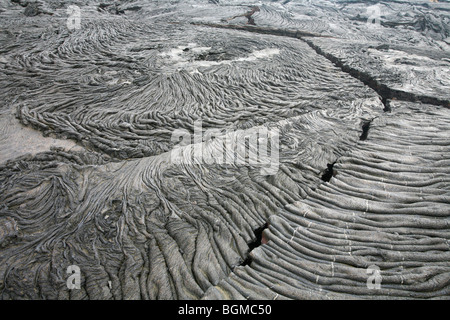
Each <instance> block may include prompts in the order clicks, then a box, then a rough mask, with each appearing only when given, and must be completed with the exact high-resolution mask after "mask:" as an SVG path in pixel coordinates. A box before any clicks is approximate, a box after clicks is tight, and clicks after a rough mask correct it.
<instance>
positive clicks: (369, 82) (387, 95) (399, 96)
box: [300, 38, 450, 112]
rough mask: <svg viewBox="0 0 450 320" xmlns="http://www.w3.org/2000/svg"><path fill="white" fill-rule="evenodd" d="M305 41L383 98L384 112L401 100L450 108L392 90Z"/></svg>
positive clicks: (447, 104) (424, 98)
mask: <svg viewBox="0 0 450 320" xmlns="http://www.w3.org/2000/svg"><path fill="white" fill-rule="evenodd" d="M300 39H302V40H303V41H305V42H306V43H307V44H308V45H309V46H310V47H311V48H312V49H314V51H316V53H318V54H320V55H321V56H323V57H325V58H327V59H328V60H330V61H331V62H332V63H333V64H334V65H335V66H336V67H338V68H340V69H341V70H342V71H344V72H345V73H347V74H349V75H350V76H352V77H353V78H356V79H358V80H359V81H361V82H362V83H364V84H365V85H366V86H368V87H370V88H371V89H373V90H374V91H375V92H376V93H378V95H379V96H380V97H381V98H382V99H381V101H382V103H383V105H384V108H383V111H385V112H390V111H391V107H390V105H389V101H388V100H393V99H395V100H399V101H408V102H422V103H425V104H431V105H436V106H442V107H446V108H448V107H450V105H449V102H448V101H446V100H441V99H438V98H434V97H429V96H421V95H416V94H413V93H410V92H404V91H399V90H396V89H391V88H390V87H388V86H387V85H385V84H382V83H380V82H379V81H377V80H376V79H374V78H373V77H372V76H371V75H370V74H368V73H366V72H362V71H359V70H357V69H354V68H352V67H350V66H348V65H346V64H344V63H343V62H342V61H341V60H340V59H339V58H337V57H335V56H333V55H331V54H329V53H326V52H324V51H323V50H322V49H321V48H320V47H318V46H316V45H315V44H314V43H313V42H312V41H310V40H307V39H304V38H300Z"/></svg>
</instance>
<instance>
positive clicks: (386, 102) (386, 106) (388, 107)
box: [381, 97, 392, 112]
mask: <svg viewBox="0 0 450 320" xmlns="http://www.w3.org/2000/svg"><path fill="white" fill-rule="evenodd" d="M381 102H382V103H383V105H384V108H383V111H384V112H391V111H392V109H391V105H390V103H389V100H388V99H387V98H386V97H383V98H382V99H381Z"/></svg>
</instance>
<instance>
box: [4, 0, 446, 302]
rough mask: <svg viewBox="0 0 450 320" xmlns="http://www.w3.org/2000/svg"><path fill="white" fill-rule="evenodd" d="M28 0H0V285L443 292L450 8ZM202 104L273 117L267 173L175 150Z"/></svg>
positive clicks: (38, 289) (20, 293) (232, 119)
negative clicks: (70, 23) (372, 14)
mask: <svg viewBox="0 0 450 320" xmlns="http://www.w3.org/2000/svg"><path fill="white" fill-rule="evenodd" d="M415 2H417V3H421V2H420V1H415ZM30 3H31V2H29V1H26V0H24V1H12V2H10V1H1V2H0V4H1V7H0V9H1V10H0V18H1V19H0V27H1V28H0V43H1V48H0V52H1V56H0V97H1V100H2V104H1V105H0V123H3V124H4V128H1V129H0V134H1V138H2V139H1V141H0V147H4V149H3V150H2V152H3V154H2V157H1V158H0V159H1V160H0V161H2V163H1V166H0V298H1V299H242V298H245V299H322V298H326V299H342V298H345V299H348V298H381V299H385V298H444V299H445V298H447V299H448V297H449V296H450V294H449V283H450V259H449V258H450V249H449V239H450V233H449V212H450V210H449V206H448V203H449V200H450V195H449V181H450V178H449V170H448V164H449V161H450V158H449V154H450V152H449V151H450V150H449V147H450V144H449V139H448V135H449V132H450V122H449V121H448V119H449V112H448V90H447V91H446V88H448V70H447V68H448V58H446V57H447V56H448V55H447V56H446V53H448V51H447V50H448V49H447V47H446V41H447V38H446V37H447V36H448V35H447V33H446V32H447V31H448V30H447V29H446V28H445V21H446V20H445V18H446V15H445V13H446V12H448V11H446V10H447V8H448V4H446V3H439V4H430V5H429V6H434V7H433V8H434V9H435V10H436V11H435V13H433V17H434V18H433V19H431V18H430V17H431V15H432V14H431V13H430V11H429V10H431V9H430V7H429V6H425V5H420V4H418V7H414V10H413V9H411V5H409V4H404V3H402V2H401V1H394V3H393V4H392V6H391V7H390V10H392V11H390V14H389V15H385V16H384V17H383V19H387V20H386V21H385V20H382V22H383V23H382V25H381V27H380V28H384V31H385V32H381V31H380V30H381V29H377V28H372V27H370V26H368V25H367V24H366V22H365V21H361V19H362V18H361V17H362V16H361V15H360V16H359V18H356V17H357V15H358V12H360V11H361V5H360V4H358V3H357V2H355V1H348V2H347V1H324V0H323V1H317V2H314V4H311V3H309V2H308V1H298V2H294V1H280V2H277V1H262V4H260V5H259V7H258V8H259V10H255V12H254V13H253V14H252V18H253V19H254V21H255V26H253V25H252V26H251V27H252V29H249V25H248V21H247V18H246V17H245V13H246V12H248V11H249V9H248V6H252V5H254V3H251V2H247V1H229V2H227V3H225V2H222V1H171V2H167V1H121V2H120V3H119V2H117V3H112V2H111V3H104V4H102V5H97V4H96V3H94V2H93V1H92V2H91V1H83V2H81V1H67V2H59V1H58V2H56V1H52V0H49V1H41V2H39V4H30ZM69 4H71V5H78V6H79V7H80V11H81V27H80V28H79V29H74V30H70V29H68V28H67V25H66V20H67V6H68V5H69ZM24 7H25V9H24ZM398 8H404V9H405V10H406V11H408V10H409V11H411V12H412V16H404V17H403V18H402V19H403V20H401V22H402V23H401V24H398V25H396V26H393V25H392V21H391V20H395V19H393V18H392V17H393V16H395V14H394V13H395V12H396V10H397V9H398ZM427 8H428V9H427ZM24 10H27V11H26V12H24ZM424 12H425V15H424V17H425V18H424V19H425V20H426V21H428V23H426V24H424V25H423V26H422V27H420V28H419V27H417V26H416V25H415V24H414V23H415V22H414V21H416V20H415V18H417V15H420V14H423V13H424ZM391 18H392V19H391ZM396 21H397V20H396ZM411 21H413V22H411ZM411 23H412V25H415V26H416V27H417V28H416V29H415V30H413V31H411V30H410V29H408V26H409V27H410V26H411ZM212 26H215V27H212ZM216 27H217V28H216ZM248 30H250V31H253V32H247V31H248ZM289 30H294V31H293V32H291V31H289ZM411 34H412V35H411ZM307 35H308V37H307ZM411 37H413V38H414V40H416V41H415V44H416V45H417V46H418V47H417V48H412V47H411V45H410V43H408V41H409V40H408V39H409V38H411ZM344 39H345V41H344ZM419 46H420V47H419ZM406 47H407V49H405V48H406ZM363 50H366V51H365V52H363ZM423 57H427V58H426V59H423ZM396 59H397V60H396ZM398 59H400V60H398ZM374 61H376V63H375V62H374ZM386 111H390V112H386ZM13 115H15V117H13ZM199 121H201V122H202V129H203V131H206V130H208V129H217V130H218V131H220V132H224V131H226V132H227V134H228V135H229V136H230V137H232V138H233V139H237V140H240V139H241V140H244V139H245V138H244V134H243V132H244V133H245V132H246V130H250V131H251V130H256V129H257V128H265V129H267V130H272V131H276V132H277V133H279V143H278V144H277V146H278V147H279V154H278V156H279V159H278V170H277V172H276V173H275V174H272V175H267V174H263V172H262V171H261V170H260V169H261V168H260V166H258V164H249V163H246V164H239V163H233V162H232V163H220V162H217V163H205V162H195V161H189V159H190V158H189V156H190V155H191V154H190V153H189V152H185V153H180V154H181V156H182V157H185V158H182V159H181V160H186V161H181V162H177V163H175V162H174V161H173V157H172V156H173V152H174V150H180V149H178V148H182V147H180V146H179V145H178V142H179V141H178V140H174V139H173V133H174V132H175V131H176V130H184V131H183V132H188V133H190V134H193V135H194V134H195V130H196V129H195V128H196V127H195V124H196V123H198V122H199ZM24 126H26V127H24ZM25 129H26V130H25ZM19 132H20V133H21V134H22V135H19ZM41 134H43V135H44V136H45V138H44V137H41ZM17 137H23V138H21V139H23V141H22V144H23V146H20V143H18V142H17V141H15V142H14V143H12V142H13V140H14V139H17ZM220 141H221V140H220V137H215V138H214V139H213V138H211V139H206V138H205V139H203V140H202V141H200V142H198V143H197V144H198V145H200V146H201V147H202V150H203V151H202V152H203V156H204V157H205V158H208V156H210V157H211V155H213V154H216V152H217V151H218V150H219V149H220V148H221V147H222V145H221V143H220ZM14 146H17V147H14ZM75 146H76V147H75ZM183 150H184V149H183ZM187 150H189V149H187ZM26 153H29V154H26ZM233 156H234V155H233ZM262 228H265V230H264V231H263V232H262V243H259V241H260V240H259V235H258V232H257V230H260V229H262ZM72 265H76V266H78V267H79V268H80V272H81V287H80V289H74V290H71V289H69V288H68V286H67V278H68V274H67V268H68V267H69V266H72ZM371 266H376V267H377V268H379V270H380V275H381V277H382V279H381V288H380V289H378V290H373V289H371V288H369V287H368V286H367V277H368V275H367V268H369V267H371Z"/></svg>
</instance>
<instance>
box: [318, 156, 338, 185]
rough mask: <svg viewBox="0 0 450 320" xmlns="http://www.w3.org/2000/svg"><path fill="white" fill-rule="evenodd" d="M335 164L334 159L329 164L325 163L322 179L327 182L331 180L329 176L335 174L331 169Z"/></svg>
mask: <svg viewBox="0 0 450 320" xmlns="http://www.w3.org/2000/svg"><path fill="white" fill-rule="evenodd" d="M335 164H336V161H335V162H333V163H331V164H330V163H328V164H327V168H326V169H325V172H324V173H323V175H322V177H321V179H322V181H325V182H329V181H330V180H331V177H333V176H334V175H335V174H336V172H335V170H334V169H333V167H334V165H335Z"/></svg>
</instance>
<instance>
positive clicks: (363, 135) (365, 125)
mask: <svg viewBox="0 0 450 320" xmlns="http://www.w3.org/2000/svg"><path fill="white" fill-rule="evenodd" d="M371 123H372V120H369V121H364V123H363V125H362V133H361V135H360V136H359V140H361V141H365V140H366V139H367V137H368V136H369V129H370V124H371Z"/></svg>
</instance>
